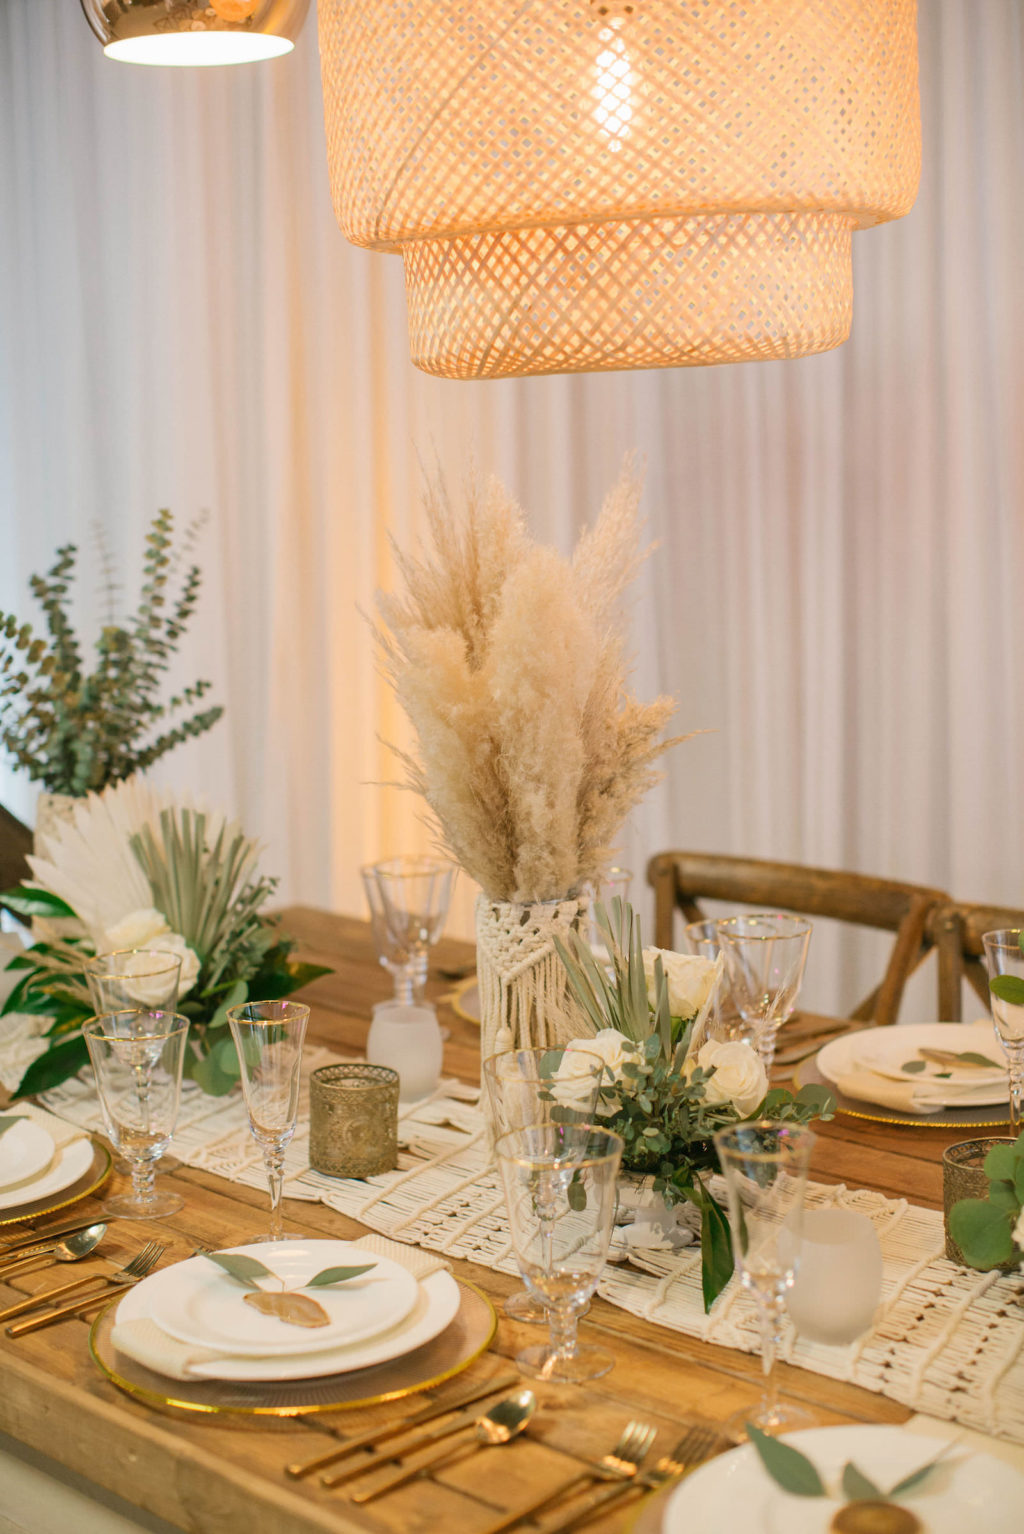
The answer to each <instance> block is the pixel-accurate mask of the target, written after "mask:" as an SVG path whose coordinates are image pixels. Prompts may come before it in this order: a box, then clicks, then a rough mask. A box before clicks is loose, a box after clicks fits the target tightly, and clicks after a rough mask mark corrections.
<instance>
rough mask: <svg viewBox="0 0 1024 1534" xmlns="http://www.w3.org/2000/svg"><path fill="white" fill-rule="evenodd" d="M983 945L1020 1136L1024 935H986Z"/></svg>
mask: <svg viewBox="0 0 1024 1534" xmlns="http://www.w3.org/2000/svg"><path fill="white" fill-rule="evenodd" d="M981 941H982V942H983V943H984V945H985V963H986V965H987V966H988V974H989V981H988V983H989V991H990V993H991V997H992V1021H993V1023H994V1025H995V1030H996V1037H997V1039H998V1040H999V1042H1000V1044H1001V1045H1002V1048H1003V1053H1004V1054H1005V1056H1006V1063H1007V1065H1008V1066H1009V1068H1010V1129H1011V1132H1012V1133H1013V1136H1014V1138H1016V1136H1017V1135H1019V1134H1020V1132H1021V1127H1022V1125H1021V1114H1022V1111H1024V931H1022V930H1020V929H1019V928H1017V927H1002V928H1000V929H999V930H998V931H997V932H986V933H984V934H983V936H982V939H981Z"/></svg>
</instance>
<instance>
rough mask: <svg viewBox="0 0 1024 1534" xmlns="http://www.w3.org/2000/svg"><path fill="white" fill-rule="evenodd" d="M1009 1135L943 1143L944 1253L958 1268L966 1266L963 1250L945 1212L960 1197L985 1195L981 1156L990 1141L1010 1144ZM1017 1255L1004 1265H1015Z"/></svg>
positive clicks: (986, 1195)
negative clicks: (953, 1233)
mask: <svg viewBox="0 0 1024 1534" xmlns="http://www.w3.org/2000/svg"><path fill="white" fill-rule="evenodd" d="M1013 1143H1014V1142H1013V1140H1012V1139H1006V1138H1005V1137H1000V1136H996V1137H995V1138H992V1139H987V1140H961V1141H959V1143H958V1144H956V1145H947V1147H946V1149H945V1150H944V1151H943V1153H942V1223H943V1227H944V1229H945V1232H946V1256H947V1257H948V1259H949V1261H950V1262H956V1263H959V1264H960V1266H961V1267H962V1268H968V1267H970V1263H969V1262H967V1260H966V1258H965V1257H964V1254H963V1252H962V1251H961V1250H960V1248H959V1247H958V1246H957V1244H956V1242H955V1241H954V1240H953V1237H952V1236H951V1235H950V1233H949V1212H950V1210H951V1209H952V1207H953V1205H954V1204H958V1203H959V1202H960V1200H961V1199H962V1198H988V1177H987V1176H986V1175H985V1170H984V1167H985V1157H986V1156H987V1155H988V1153H989V1151H990V1150H991V1149H992V1147H993V1146H994V1145H1013ZM1018 1263H1019V1258H1015V1259H1014V1260H1013V1262H1011V1263H1010V1264H1008V1265H1007V1266H1006V1271H1010V1270H1012V1269H1013V1268H1016V1267H1017V1265H1018Z"/></svg>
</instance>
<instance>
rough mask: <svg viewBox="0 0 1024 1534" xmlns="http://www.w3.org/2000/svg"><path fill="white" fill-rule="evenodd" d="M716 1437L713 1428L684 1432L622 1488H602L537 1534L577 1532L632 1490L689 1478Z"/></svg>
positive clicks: (716, 1431)
mask: <svg viewBox="0 0 1024 1534" xmlns="http://www.w3.org/2000/svg"><path fill="white" fill-rule="evenodd" d="M720 1436H721V1435H720V1434H719V1432H718V1429H717V1428H712V1427H698V1426H694V1427H691V1428H688V1429H687V1431H686V1432H685V1433H684V1434H683V1436H682V1438H680V1440H679V1442H678V1443H677V1444H676V1446H675V1448H674V1449H673V1450H672V1452H671V1454H663V1455H662V1456H661V1458H660V1459H659V1460H658V1462H657V1463H656V1464H654V1465H652V1466H651V1468H650V1469H649V1470H643V1471H641V1472H640V1474H639V1475H637V1476H635V1477H634V1478H633V1479H632V1480H629V1481H627V1482H626V1484H625V1485H624V1486H606V1487H605V1488H604V1489H603V1491H600V1492H598V1493H597V1494H596V1495H595V1496H593V1497H590V1498H588V1499H587V1501H586V1502H584V1503H582V1504H581V1505H580V1506H579V1507H575V1508H573V1509H572V1511H571V1512H569V1513H567V1514H566V1516H565V1517H564V1518H562V1519H560V1520H556V1521H555V1522H554V1523H545V1524H544V1525H543V1526H542V1529H541V1534H566V1531H568V1530H569V1529H575V1528H578V1527H579V1525H580V1524H581V1523H586V1521H587V1519H588V1518H593V1517H594V1516H595V1515H596V1514H597V1513H599V1512H602V1511H603V1510H604V1509H605V1508H606V1507H608V1506H609V1505H611V1504H613V1503H618V1502H620V1501H624V1500H625V1499H626V1498H627V1497H628V1496H630V1495H631V1494H632V1493H633V1492H634V1491H636V1490H643V1489H645V1488H646V1489H648V1490H649V1489H651V1488H654V1487H659V1486H665V1485H666V1484H667V1483H668V1482H669V1481H679V1480H681V1479H682V1478H683V1476H684V1475H689V1473H690V1471H691V1470H696V1468H697V1466H698V1465H701V1464H703V1462H704V1461H705V1460H706V1459H709V1458H710V1457H711V1451H712V1449H713V1448H714V1447H715V1444H716V1443H717V1442H718V1440H719V1437H720Z"/></svg>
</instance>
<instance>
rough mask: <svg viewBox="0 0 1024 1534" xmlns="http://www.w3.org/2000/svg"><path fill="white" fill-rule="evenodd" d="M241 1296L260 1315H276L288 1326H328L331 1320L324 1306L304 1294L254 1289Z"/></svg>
mask: <svg viewBox="0 0 1024 1534" xmlns="http://www.w3.org/2000/svg"><path fill="white" fill-rule="evenodd" d="M242 1298H243V1299H244V1300H245V1303H246V1304H247V1305H251V1306H252V1308H253V1310H258V1311H259V1312H260V1315H263V1316H276V1317H277V1319H278V1320H279V1321H287V1323H288V1325H289V1326H329V1325H330V1322H331V1318H330V1316H329V1315H328V1314H327V1312H326V1310H325V1309H324V1307H323V1306H322V1305H318V1304H317V1302H316V1300H311V1299H310V1298H309V1296H308V1295H305V1294H294V1293H291V1294H288V1293H286V1294H267V1292H266V1290H264V1289H254V1290H252V1292H251V1293H249V1294H245V1295H243V1296H242Z"/></svg>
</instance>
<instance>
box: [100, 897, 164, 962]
mask: <svg viewBox="0 0 1024 1534" xmlns="http://www.w3.org/2000/svg"><path fill="white" fill-rule="evenodd" d="M170 930H171V929H170V927H169V926H168V925H167V922H166V921H165V920H164V918H163V917H162V916H161V915H160V912H159V911H157V910H154V908H153V907H152V906H144V907H143V908H142V910H140V911H129V913H128V915H127V916H122V917H121V920H120V921H119V922H117V923H116V924H115V925H114V926H113V927H108V928H107V930H106V932H105V933H104V934H103V944H102V947H101V949H100V951H101V952H102V953H119V952H120V951H121V950H122V949H124V948H150V947H152V945H153V939H154V938H157V937H163V935H164V934H165V933H166V932H170Z"/></svg>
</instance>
